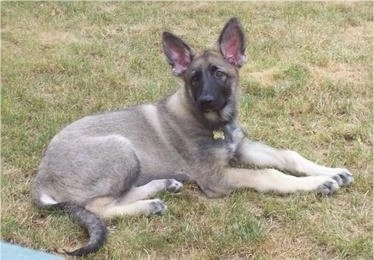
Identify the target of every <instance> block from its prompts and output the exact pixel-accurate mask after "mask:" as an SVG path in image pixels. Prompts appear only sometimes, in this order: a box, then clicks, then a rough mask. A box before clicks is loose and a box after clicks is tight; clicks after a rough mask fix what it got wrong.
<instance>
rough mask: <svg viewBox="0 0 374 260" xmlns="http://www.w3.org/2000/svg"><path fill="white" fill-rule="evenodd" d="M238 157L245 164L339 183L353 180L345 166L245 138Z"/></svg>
mask: <svg viewBox="0 0 374 260" xmlns="http://www.w3.org/2000/svg"><path fill="white" fill-rule="evenodd" d="M237 158H238V160H239V161H240V162H242V163H245V164H253V165H256V166H260V167H272V168H276V169H279V170H284V171H287V172H290V173H293V174H296V175H304V176H328V177H330V178H333V179H334V180H335V181H337V182H338V184H339V185H348V184H350V183H352V182H353V176H352V174H351V173H350V172H349V171H348V170H347V169H344V168H330V167H326V166H322V165H319V164H316V163H314V162H312V161H309V160H307V159H306V158H304V157H303V156H301V155H300V154H298V153H297V152H295V151H291V150H280V149H276V148H273V147H270V146H268V145H265V144H262V143H258V142H252V141H250V140H248V139H245V140H244V141H243V142H242V144H241V145H240V146H239V148H238V150H237Z"/></svg>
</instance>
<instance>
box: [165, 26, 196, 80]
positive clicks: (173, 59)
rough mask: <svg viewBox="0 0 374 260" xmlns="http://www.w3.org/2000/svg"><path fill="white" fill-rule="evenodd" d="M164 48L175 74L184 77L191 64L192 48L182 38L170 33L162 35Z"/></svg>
mask: <svg viewBox="0 0 374 260" xmlns="http://www.w3.org/2000/svg"><path fill="white" fill-rule="evenodd" d="M162 46H163V49H164V53H165V55H166V58H167V60H168V63H169V64H170V65H171V67H172V69H173V73H174V74H175V75H176V76H180V75H182V74H183V73H184V72H185V71H186V70H187V68H188V66H189V65H190V64H191V61H192V51H191V48H190V47H189V46H188V45H187V44H186V43H184V41H182V40H181V39H180V38H178V37H177V36H175V35H173V34H171V33H169V32H164V33H163V34H162Z"/></svg>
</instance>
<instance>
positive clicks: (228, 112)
mask: <svg viewBox="0 0 374 260" xmlns="http://www.w3.org/2000/svg"><path fill="white" fill-rule="evenodd" d="M163 49H164V53H165V55H166V57H167V60H168V62H169V64H170V65H171V67H172V70H173V73H174V74H175V75H176V76H179V77H181V78H182V79H183V81H184V83H185V88H186V96H187V99H188V100H189V103H190V104H191V105H192V107H193V110H194V111H195V112H196V114H197V115H198V116H199V117H201V118H202V119H203V120H204V121H206V122H207V123H208V124H209V125H211V126H213V127H219V126H220V125H222V124H226V123H228V122H230V121H231V120H232V119H234V118H235V116H236V100H237V92H238V86H239V76H238V69H239V68H240V67H241V66H242V65H243V64H244V62H245V54H244V52H245V40H244V33H243V30H242V27H241V25H240V22H239V21H238V19H236V18H231V19H230V20H229V21H228V22H227V23H226V25H225V26H224V28H223V30H222V32H221V34H220V36H219V38H218V51H216V50H205V51H203V52H201V53H199V54H197V55H194V54H193V52H192V50H191V48H190V47H189V46H188V45H187V44H186V43H185V42H184V41H183V40H181V39H180V38H179V37H177V36H175V35H173V34H171V33H169V32H164V33H163Z"/></svg>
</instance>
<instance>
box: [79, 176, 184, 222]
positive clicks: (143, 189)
mask: <svg viewBox="0 0 374 260" xmlns="http://www.w3.org/2000/svg"><path fill="white" fill-rule="evenodd" d="M182 187H183V185H182V183H180V182H178V181H176V180H174V179H160V180H153V181H151V182H149V183H147V184H145V185H143V186H139V187H133V188H131V189H130V190H129V191H127V192H126V193H125V194H124V195H123V196H122V197H121V198H118V199H114V198H113V197H100V198H96V199H94V200H92V201H91V202H90V203H88V204H87V205H86V208H87V209H88V210H90V211H92V212H95V213H97V214H98V215H100V216H102V217H103V218H112V217H114V216H121V215H151V214H158V213H163V212H164V211H166V209H167V206H166V204H165V203H164V202H163V201H162V200H160V199H148V198H151V197H153V196H155V195H156V194H157V193H159V192H161V191H170V192H178V191H180V190H181V189H182Z"/></svg>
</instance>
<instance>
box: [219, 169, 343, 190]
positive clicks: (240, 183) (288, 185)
mask: <svg viewBox="0 0 374 260" xmlns="http://www.w3.org/2000/svg"><path fill="white" fill-rule="evenodd" d="M223 179H224V183H225V184H226V186H227V188H228V189H229V190H234V189H237V188H252V189H255V190H257V191H259V192H275V193H280V194H287V193H294V192H297V191H317V192H318V193H322V194H325V195H330V194H332V193H334V192H335V191H336V190H338V189H339V185H338V183H337V182H336V181H335V180H333V179H332V178H330V177H328V176H307V177H295V176H292V175H287V174H284V173H282V172H280V171H278V170H275V169H259V170H249V169H242V168H227V169H225V170H224V172H223Z"/></svg>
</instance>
